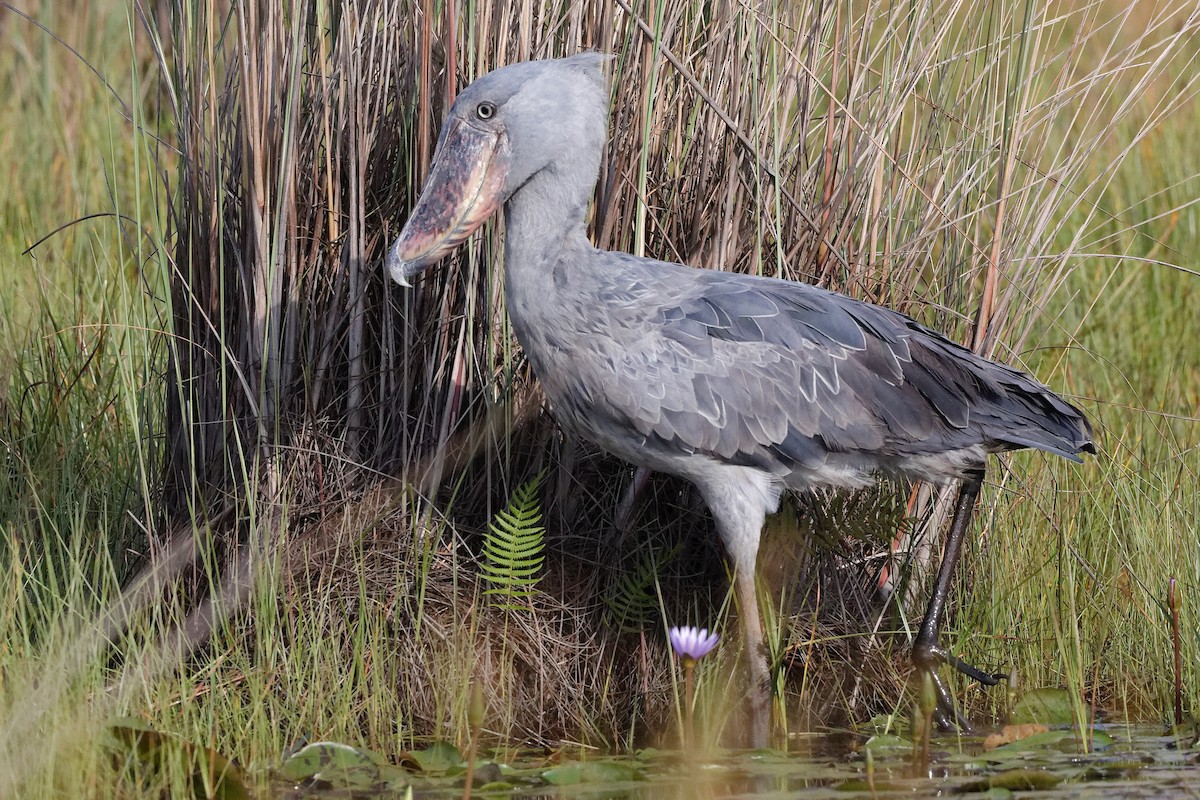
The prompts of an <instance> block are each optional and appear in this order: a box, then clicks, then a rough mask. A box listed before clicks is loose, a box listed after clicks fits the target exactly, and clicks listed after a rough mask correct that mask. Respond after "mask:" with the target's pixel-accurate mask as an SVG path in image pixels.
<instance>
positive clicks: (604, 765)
mask: <svg viewBox="0 0 1200 800" xmlns="http://www.w3.org/2000/svg"><path fill="white" fill-rule="evenodd" d="M640 778H641V774H640V773H639V772H638V770H636V769H634V768H633V767H632V766H630V765H629V764H622V763H621V762H619V761H574V762H571V763H568V764H560V765H559V766H557V767H551V768H550V769H548V770H546V771H545V772H543V773H542V779H543V780H545V781H546V782H547V783H549V784H551V785H553V786H574V785H576V784H580V783H625V782H626V781H636V780H639V779H640Z"/></svg>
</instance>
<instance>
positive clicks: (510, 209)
mask: <svg viewBox="0 0 1200 800" xmlns="http://www.w3.org/2000/svg"><path fill="white" fill-rule="evenodd" d="M589 173H590V174H589ZM595 185H596V171H595V168H594V167H593V168H592V169H591V170H578V171H577V174H571V172H570V171H569V170H563V169H562V168H560V167H558V166H555V165H551V166H550V167H547V168H546V169H544V170H542V171H541V172H538V173H537V174H535V175H534V176H533V177H532V178H530V179H529V180H528V181H527V182H526V183H525V185H523V186H522V187H521V188H520V189H519V190H517V192H515V193H514V194H513V195H512V197H510V198H509V199H508V202H507V203H505V205H504V230H505V238H504V266H505V270H506V272H507V281H508V283H509V284H513V283H516V284H521V285H525V286H537V285H539V284H544V282H545V281H548V280H549V279H550V277H551V275H550V272H551V270H552V269H553V267H554V265H555V264H556V263H557V262H558V260H559V258H560V256H561V255H562V253H563V251H564V250H574V249H579V248H587V247H589V246H590V245H589V243H588V239H587V226H586V215H587V208H588V203H589V201H590V200H591V194H592V187H593V186H595Z"/></svg>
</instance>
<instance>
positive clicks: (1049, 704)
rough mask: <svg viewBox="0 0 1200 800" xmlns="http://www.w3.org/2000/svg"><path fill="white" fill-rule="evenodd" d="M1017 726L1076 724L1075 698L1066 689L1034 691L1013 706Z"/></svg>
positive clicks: (1023, 696)
mask: <svg viewBox="0 0 1200 800" xmlns="http://www.w3.org/2000/svg"><path fill="white" fill-rule="evenodd" d="M1012 722H1013V724H1015V725H1022V724H1027V723H1035V722H1036V723H1041V724H1042V725H1051V726H1053V725H1070V724H1072V723H1074V722H1075V698H1074V697H1073V696H1072V695H1071V693H1070V692H1068V691H1067V690H1066V689H1051V688H1044V689H1032V690H1030V691H1028V692H1026V693H1025V694H1023V695H1021V698H1020V699H1019V700H1017V703H1016V705H1014V706H1013V711H1012Z"/></svg>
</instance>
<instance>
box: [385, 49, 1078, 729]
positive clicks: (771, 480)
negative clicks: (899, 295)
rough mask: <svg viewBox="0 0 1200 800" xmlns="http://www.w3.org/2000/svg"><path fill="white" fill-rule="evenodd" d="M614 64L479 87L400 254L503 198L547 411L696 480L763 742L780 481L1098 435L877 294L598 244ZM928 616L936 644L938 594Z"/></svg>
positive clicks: (957, 473)
mask: <svg viewBox="0 0 1200 800" xmlns="http://www.w3.org/2000/svg"><path fill="white" fill-rule="evenodd" d="M604 60H605V57H604V56H600V55H597V54H583V55H579V56H574V57H571V58H567V59H561V60H556V61H541V62H527V63H523V64H516V65H513V66H509V67H505V68H503V69H500V70H497V71H495V72H493V73H490V74H489V75H486V76H484V77H483V78H481V79H479V80H478V81H476V82H475V83H473V84H472V85H471V86H469V87H467V89H465V90H464V91H463V92H462V94H461V95H460V96H459V98H458V99H457V100H456V102H455V104H454V106H453V108H452V109H451V111H450V113H449V116H448V118H447V120H446V123H445V124H444V126H443V128H442V133H441V136H440V137H439V141H438V148H437V152H436V154H435V158H434V165H433V169H432V172H431V175H430V178H429V181H428V182H427V184H426V187H425V189H424V190H423V192H422V196H421V198H420V200H419V202H418V204H417V207H416V208H415V209H414V211H413V214H412V217H411V218H410V220H409V222H408V223H407V225H406V226H405V230H404V232H403V233H401V235H400V238H399V239H398V240H397V242H396V244H395V245H394V246H393V248H392V249H391V251H390V252H389V255H388V259H387V268H388V270H389V272H390V273H391V275H392V277H393V278H395V279H396V280H397V281H398V282H400V283H402V284H406V285H407V280H408V278H409V277H411V276H413V275H415V274H417V273H418V272H420V271H421V270H422V269H424V268H425V267H427V266H429V265H430V264H432V263H435V262H436V261H438V260H439V259H440V258H441V257H443V256H444V255H446V254H447V253H449V252H450V251H451V250H453V249H454V247H455V246H457V244H458V243H460V242H461V241H462V240H464V239H465V238H466V237H467V236H468V235H469V234H470V232H471V231H472V230H474V229H475V228H477V227H478V226H479V225H480V224H482V222H483V221H484V219H486V218H487V217H488V216H489V215H490V214H491V213H492V211H493V210H494V209H495V208H496V207H497V206H498V205H500V204H501V203H503V205H504V214H505V223H506V224H505V231H506V240H505V269H506V277H505V298H506V301H507V307H508V314H509V317H510V319H511V321H512V325H513V328H514V329H515V332H516V335H517V338H518V340H519V341H520V342H521V345H522V347H523V348H524V350H525V352H526V354H527V355H528V357H529V359H530V361H531V362H532V364H533V368H534V372H535V373H536V374H537V376H538V377H539V379H540V380H541V382H542V385H543V388H544V389H545V393H546V396H547V398H548V399H549V401H550V405H551V408H552V409H553V411H554V414H555V416H556V418H557V419H558V420H559V421H560V422H561V423H562V424H564V425H565V426H567V427H568V428H570V429H573V430H574V431H575V432H577V433H578V434H579V435H580V436H583V437H585V438H587V439H590V440H592V441H594V442H596V443H598V444H599V445H601V446H602V447H604V448H605V449H607V450H609V451H610V452H612V453H614V454H616V455H619V456H621V457H623V458H626V459H628V460H629V461H631V462H634V463H636V464H639V465H643V466H646V467H649V468H652V469H655V470H659V471H663V472H668V473H672V474H675V475H680V476H683V477H685V478H688V479H689V480H691V481H692V482H693V483H695V484H696V486H697V487H698V488H699V489H700V491H701V493H702V494H703V495H704V498H705V500H706V502H707V504H708V506H709V508H710V509H711V511H712V513H713V515H714V518H715V520H716V523H717V527H718V530H719V532H720V535H721V538H722V541H723V543H724V544H725V547H726V550H727V552H728V554H729V556H730V558H731V560H732V561H733V564H734V568H735V584H736V588H737V590H738V598H739V605H740V608H741V614H742V618H743V625H742V628H743V633H744V635H745V637H746V645H747V648H748V649H749V651H750V666H751V673H752V677H753V680H754V682H755V684H756V686H757V688H756V689H755V690H754V691H752V692H751V694H750V699H751V714H750V716H751V719H752V722H751V730H752V735H751V740H752V742H753V743H754V744H756V745H763V744H765V743H766V741H765V740H766V734H767V727H766V726H767V716H768V712H767V705H766V703H767V698H766V695H765V692H766V689H765V686H766V681H767V667H766V663H765V658H764V657H762V656H761V655H760V654H761V652H762V635H761V626H760V624H759V619H758V611H757V605H756V601H755V594H754V566H755V559H756V555H757V551H758V538H759V533H760V530H761V527H762V523H763V520H764V518H765V515H766V514H767V513H770V512H771V511H773V510H775V508H776V507H777V505H778V501H779V495H780V492H781V490H782V488H783V487H785V486H787V487H793V488H798V489H803V488H807V487H812V486H823V485H832V486H847V487H854V486H863V485H865V484H867V483H869V482H870V481H872V480H874V478H875V476H876V475H877V474H879V473H887V474H892V475H904V476H908V477H911V478H919V479H926V480H933V481H937V482H944V481H946V480H949V479H953V478H959V477H967V476H978V475H981V474H982V471H983V468H984V466H985V461H986V457H987V454H988V453H994V452H1000V451H1005V450H1012V449H1016V448H1022V447H1033V448H1038V449H1041V450H1046V451H1048V452H1051V453H1055V454H1058V455H1061V456H1064V457H1066V458H1070V459H1072V460H1076V461H1078V460H1079V454H1080V453H1082V452H1090V451H1092V450H1093V445H1092V438H1091V428H1090V426H1089V424H1088V422H1087V420H1086V419H1085V418H1084V416H1083V415H1082V414H1081V413H1080V412H1079V411H1078V410H1077V409H1075V408H1074V407H1072V406H1071V405H1070V404H1068V403H1067V402H1066V401H1064V400H1063V399H1062V398H1060V397H1058V396H1057V395H1055V394H1054V393H1053V392H1051V391H1050V390H1049V389H1048V388H1046V387H1045V386H1043V385H1042V384H1040V383H1038V382H1037V381H1035V380H1034V379H1032V378H1030V377H1029V376H1028V375H1025V374H1023V373H1021V372H1018V371H1017V370H1014V369H1011V368H1009V367H1006V366H1003V365H1001V364H997V363H995V362H992V361H988V360H986V359H983V358H980V357H979V356H976V355H974V354H973V353H971V352H970V351H968V350H966V349H964V348H962V347H960V346H959V345H956V344H954V343H953V342H951V341H949V340H947V339H946V338H944V337H943V336H941V335H940V334H938V333H936V332H934V331H932V330H930V329H929V328H926V327H924V326H922V325H920V324H918V323H917V322H915V321H913V320H912V319H910V318H908V317H906V316H904V315H902V314H899V313H897V312H894V311H891V310H888V309H886V308H881V307H879V306H874V305H870V304H867V303H862V302H859V301H856V300H853V299H851V298H849V297H846V296H844V295H840V294H836V293H833V292H828V291H824V290H821V289H817V288H815V287H812V286H807V285H804V284H799V283H793V282H789V281H783V280H776V279H772V278H760V277H753V276H747V275H741V274H734V273H727V272H718V271H709V270H700V269H694V268H691V267H687V266H683V265H679V264H670V263H664V262H660V261H652V260H649V259H644V258H637V257H634V256H632V255H629V254H625V253H612V252H606V251H602V250H598V249H596V248H595V247H593V246H592V245H591V244H590V243H589V242H588V240H587V236H586V231H585V224H584V220H585V215H586V212H587V208H588V204H589V201H590V199H591V193H592V188H593V186H594V185H595V182H596V179H597V175H598V172H599V164H600V154H601V150H602V147H603V143H604V134H605V128H606V119H607V113H608V90H607V86H606V83H605V81H604V78H603V75H602V68H603V63H604ZM971 499H972V504H973V497H972V498H971ZM951 566H952V564H951ZM931 616H932V618H933V621H932V624H931V627H932V630H933V631H934V638H936V628H937V624H936V623H937V622H938V620H939V619H940V606H939V607H938V610H937V612H936V613H934V614H932V615H931ZM931 652H932V651H931Z"/></svg>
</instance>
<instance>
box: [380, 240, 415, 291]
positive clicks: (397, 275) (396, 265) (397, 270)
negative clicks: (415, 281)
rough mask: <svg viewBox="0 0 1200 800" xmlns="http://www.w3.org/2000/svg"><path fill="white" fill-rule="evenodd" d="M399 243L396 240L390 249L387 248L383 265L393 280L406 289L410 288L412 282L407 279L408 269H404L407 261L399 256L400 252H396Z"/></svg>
mask: <svg viewBox="0 0 1200 800" xmlns="http://www.w3.org/2000/svg"><path fill="white" fill-rule="evenodd" d="M399 245H400V242H399V240H398V241H397V242H396V244H395V245H393V246H392V249H390V250H388V254H387V258H385V259H384V267H385V268H386V269H387V271H388V275H390V276H391V277H392V280H393V281H395V282H396V283H398V284H400V285H401V286H403V287H405V288H406V289H411V288H412V283H410V282H409V280H408V270H407V269H406V267H407V266H408V262H406V261H405V260H404V259H403V258H401V257H400V254H399V253H398V252H397V249H398V248H399Z"/></svg>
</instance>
